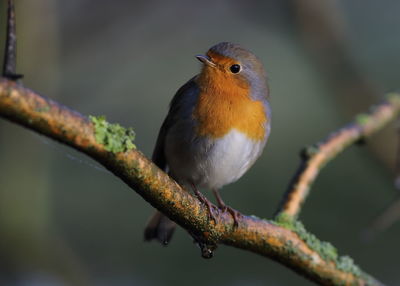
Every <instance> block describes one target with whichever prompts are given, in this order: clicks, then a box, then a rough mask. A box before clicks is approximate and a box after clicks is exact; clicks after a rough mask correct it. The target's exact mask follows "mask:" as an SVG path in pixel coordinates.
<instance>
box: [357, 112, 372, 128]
mask: <svg viewBox="0 0 400 286" xmlns="http://www.w3.org/2000/svg"><path fill="white" fill-rule="evenodd" d="M369 120H370V116H369V115H368V114H365V113H361V114H359V115H357V116H356V122H357V124H360V125H365V124H367V123H368V121H369Z"/></svg>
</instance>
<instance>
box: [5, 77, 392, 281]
mask: <svg viewBox="0 0 400 286" xmlns="http://www.w3.org/2000/svg"><path fill="white" fill-rule="evenodd" d="M385 106H386V107H387V112H388V113H395V112H399V110H400V96H396V97H393V99H392V100H390V101H389V102H388V103H386V104H385ZM378 114H380V113H378ZM376 116H377V117H376V118H375V119H376V120H377V121H378V122H380V123H381V127H383V125H384V124H385V123H387V120H386V119H383V118H382V117H381V116H378V115H377V114H376ZM0 117H3V118H5V119H8V120H10V121H12V122H15V123H18V124H20V125H23V126H25V127H27V128H29V129H31V130H34V131H36V132H38V133H41V134H44V135H47V136H48V137H50V138H53V139H55V140H57V141H59V142H62V143H64V144H67V145H69V146H71V147H73V148H75V149H77V150H79V151H81V152H83V153H86V154H87V155H89V156H90V157H92V158H93V159H95V160H97V161H98V162H99V163H100V164H102V165H103V166H104V167H106V168H107V169H108V170H110V171H111V172H112V173H114V174H115V175H116V176H117V177H119V178H120V179H121V180H122V181H124V182H125V183H126V184H127V185H129V186H130V187H131V188H132V189H133V190H135V191H136V192H137V193H138V194H139V195H141V196H142V197H143V198H144V199H145V200H146V201H148V202H149V203H150V204H151V205H152V206H154V207H155V208H157V209H158V210H160V211H162V212H163V213H164V214H166V215H167V216H168V217H169V218H171V219H172V220H174V221H175V222H177V223H178V224H179V225H180V226H182V227H183V228H185V229H186V230H187V231H189V232H190V233H192V234H194V235H196V237H200V238H202V239H203V241H204V244H206V245H216V244H220V243H222V244H226V245H231V246H234V247H237V248H241V249H244V250H248V251H252V252H254V253H257V254H260V255H263V256H266V257H269V258H271V259H273V260H275V261H278V262H280V263H282V264H284V265H286V266H287V267H289V268H291V269H293V270H294V271H296V272H297V273H299V274H301V275H303V276H305V277H307V278H308V279H310V280H312V281H314V282H316V283H319V284H321V285H382V284H381V283H380V282H379V281H377V280H375V279H374V278H372V277H371V276H369V275H368V274H366V273H364V272H362V271H361V270H360V269H359V268H358V267H357V266H355V265H354V264H352V260H351V259H350V258H348V257H347V256H338V255H337V252H336V250H335V249H334V248H333V247H332V246H331V245H330V244H328V243H323V242H320V241H319V240H318V239H317V238H316V237H315V236H313V235H311V234H309V233H308V232H306V231H305V229H304V227H302V225H301V224H299V223H297V222H289V221H279V222H273V221H267V220H263V219H259V218H257V217H254V216H245V215H240V216H239V221H238V223H239V225H238V227H236V228H234V227H233V223H234V222H233V219H232V216H231V215H230V214H228V213H218V214H217V215H216V220H215V221H213V220H210V219H209V215H208V211H207V208H206V207H205V206H204V205H202V204H201V203H200V202H199V201H198V200H197V199H196V198H195V197H193V196H192V195H190V193H189V192H186V191H185V190H183V189H182V188H181V187H180V186H179V185H178V184H177V183H176V182H174V181H173V180H172V179H171V178H170V177H169V176H168V175H167V174H165V173H164V172H163V171H161V170H160V169H158V168H157V167H156V166H155V165H154V164H153V163H152V162H151V161H150V160H149V159H147V158H146V157H145V156H144V155H143V154H142V153H140V152H139V151H137V150H134V149H133V150H130V151H126V152H118V153H112V152H110V151H107V150H106V147H105V146H104V145H102V144H101V143H99V142H97V141H96V136H95V131H96V130H95V127H94V125H93V124H92V123H91V122H90V121H89V120H88V119H87V118H86V117H84V116H82V115H80V114H79V113H77V112H75V111H72V110H70V109H68V108H66V107H64V106H62V105H60V104H58V103H56V102H54V101H52V100H50V99H46V98H44V97H42V96H39V95H38V94H36V93H34V92H33V91H31V90H28V89H25V88H23V87H21V86H19V85H18V84H16V83H14V82H11V81H9V80H0ZM377 130H378V129H377V128H374V129H370V132H369V133H373V132H376V131H377Z"/></svg>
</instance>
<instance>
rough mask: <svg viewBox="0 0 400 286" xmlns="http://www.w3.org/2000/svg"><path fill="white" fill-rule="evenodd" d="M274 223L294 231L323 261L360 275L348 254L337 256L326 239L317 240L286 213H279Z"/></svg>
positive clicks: (334, 249)
mask: <svg viewBox="0 0 400 286" xmlns="http://www.w3.org/2000/svg"><path fill="white" fill-rule="evenodd" d="M273 223H275V224H276V225H279V226H282V227H284V228H287V229H290V230H292V231H294V232H295V233H296V234H297V235H298V236H299V237H300V238H301V239H302V240H303V241H304V242H305V243H306V244H307V245H308V246H309V247H310V248H311V249H312V250H314V251H316V252H317V253H318V254H319V255H320V256H321V258H322V259H324V260H325V261H333V262H334V263H335V264H336V267H337V268H338V269H340V270H342V271H344V272H349V273H352V274H354V275H355V276H357V277H361V276H362V272H361V270H360V268H359V267H358V266H357V265H356V264H354V262H353V259H351V258H350V257H349V256H339V255H338V251H337V249H336V248H335V247H334V246H333V245H332V244H331V243H329V242H327V241H321V240H319V239H318V238H317V237H316V236H315V235H313V234H312V233H309V232H308V231H307V230H306V229H305V227H304V225H303V224H302V223H301V222H300V221H298V220H296V219H294V218H293V217H292V216H290V215H288V214H286V213H280V214H278V215H277V216H276V217H275V220H274V221H273Z"/></svg>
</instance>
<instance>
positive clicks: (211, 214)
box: [192, 184, 217, 223]
mask: <svg viewBox="0 0 400 286" xmlns="http://www.w3.org/2000/svg"><path fill="white" fill-rule="evenodd" d="M192 187H193V190H194V194H195V196H196V197H197V199H198V200H199V201H200V202H201V203H203V204H204V205H205V206H206V207H207V210H208V219H209V220H213V221H214V223H216V222H217V219H216V216H215V214H214V210H213V208H214V206H213V204H212V203H211V202H210V201H209V200H208V199H207V198H206V197H205V196H204V195H203V194H202V193H200V192H199V191H198V190H197V188H196V186H195V185H194V184H192Z"/></svg>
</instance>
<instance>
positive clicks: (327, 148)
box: [278, 94, 400, 218]
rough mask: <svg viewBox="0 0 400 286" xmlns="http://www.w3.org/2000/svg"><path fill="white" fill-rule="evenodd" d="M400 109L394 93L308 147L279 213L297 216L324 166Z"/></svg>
mask: <svg viewBox="0 0 400 286" xmlns="http://www.w3.org/2000/svg"><path fill="white" fill-rule="evenodd" d="M399 112H400V100H399V96H398V95H395V94H390V95H388V96H387V98H386V100H385V101H383V102H382V103H381V104H379V105H377V106H375V107H374V108H372V109H371V111H370V112H369V113H367V114H361V115H358V116H357V117H356V119H355V120H354V122H353V123H351V124H349V125H347V126H345V127H343V128H342V129H340V130H339V131H336V132H334V133H332V134H331V135H330V136H328V138H326V139H325V140H323V141H321V142H320V143H318V144H316V145H314V146H310V147H308V148H306V149H305V150H304V152H303V154H302V157H303V158H302V161H301V163H300V167H299V168H298V171H297V173H296V175H295V177H294V178H293V179H292V181H291V183H290V185H289V188H288V190H287V192H286V196H285V198H284V200H283V202H282V204H281V206H280V208H279V210H278V215H281V214H285V215H287V216H289V217H291V218H297V216H298V215H299V213H300V211H301V207H302V205H303V203H304V201H305V199H306V198H307V196H308V193H309V191H310V188H311V185H312V184H313V183H314V181H315V179H316V178H317V176H318V174H319V172H320V171H321V169H322V168H323V167H324V166H325V165H326V164H327V163H328V162H329V161H331V160H332V159H333V158H335V157H336V156H337V155H338V154H340V153H341V152H342V151H343V150H344V149H346V147H348V146H350V145H351V144H354V143H355V142H357V141H360V140H363V139H365V138H366V137H368V136H370V135H371V134H373V133H375V132H377V131H378V130H380V129H381V128H382V126H384V125H386V124H387V123H388V122H390V121H392V120H394V118H395V117H396V116H397V115H398V114H399Z"/></svg>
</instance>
